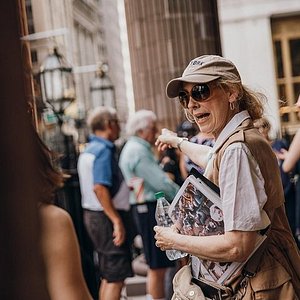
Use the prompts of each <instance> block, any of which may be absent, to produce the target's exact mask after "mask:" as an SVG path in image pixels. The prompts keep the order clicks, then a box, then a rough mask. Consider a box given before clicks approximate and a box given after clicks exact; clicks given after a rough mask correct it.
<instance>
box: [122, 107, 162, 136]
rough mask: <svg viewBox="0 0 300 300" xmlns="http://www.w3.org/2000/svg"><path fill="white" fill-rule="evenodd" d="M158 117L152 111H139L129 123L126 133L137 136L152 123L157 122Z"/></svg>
mask: <svg viewBox="0 0 300 300" xmlns="http://www.w3.org/2000/svg"><path fill="white" fill-rule="evenodd" d="M156 120H157V117H156V115H155V113H154V112H153V111H151V110H145V109H142V110H139V111H137V112H136V113H135V114H133V115H132V116H131V117H130V118H129V119H128V121H127V124H126V133H127V134H128V135H136V134H137V132H138V131H139V130H143V129H145V128H147V127H148V126H149V125H150V124H151V123H152V122H156Z"/></svg>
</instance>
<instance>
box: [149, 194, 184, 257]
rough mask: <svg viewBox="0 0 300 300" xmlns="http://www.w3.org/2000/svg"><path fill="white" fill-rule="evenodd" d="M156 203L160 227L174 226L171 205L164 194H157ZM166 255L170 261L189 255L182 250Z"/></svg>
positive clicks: (170, 251)
mask: <svg viewBox="0 0 300 300" xmlns="http://www.w3.org/2000/svg"><path fill="white" fill-rule="evenodd" d="M155 198H156V200H157V202H156V211H155V219H156V223H157V225H158V226H163V227H169V226H172V225H173V222H172V220H171V218H170V216H169V214H168V211H169V207H170V204H169V202H168V201H167V199H166V198H165V194H164V192H157V193H156V194H155ZM166 255H167V257H168V259H169V260H175V259H179V258H183V257H185V256H187V253H184V252H182V251H180V250H175V249H172V250H166Z"/></svg>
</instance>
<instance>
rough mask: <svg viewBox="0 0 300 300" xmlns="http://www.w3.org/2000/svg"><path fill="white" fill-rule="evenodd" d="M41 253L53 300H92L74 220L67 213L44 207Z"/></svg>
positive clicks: (41, 209)
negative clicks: (82, 265) (82, 264)
mask: <svg viewBox="0 0 300 300" xmlns="http://www.w3.org/2000/svg"><path fill="white" fill-rule="evenodd" d="M39 212H40V220H41V250H42V255H43V258H44V262H45V267H46V273H47V276H46V277H47V285H48V290H49V293H50V297H51V299H52V300H69V299H70V300H77V299H78V300H85V299H87V300H90V299H92V298H91V296H90V294H89V291H88V289H87V286H86V283H85V280H84V277H83V273H82V267H81V260H80V250H79V244H78V240H77V236H76V233H75V229H74V226H73V222H72V219H71V217H70V215H69V214H68V212H66V211H65V210H63V209H61V208H59V207H57V206H54V205H51V204H42V205H41V206H40V208H39Z"/></svg>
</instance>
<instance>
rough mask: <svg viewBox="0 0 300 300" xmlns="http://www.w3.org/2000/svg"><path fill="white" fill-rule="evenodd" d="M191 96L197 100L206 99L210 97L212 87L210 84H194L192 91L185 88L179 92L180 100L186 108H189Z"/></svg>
mask: <svg viewBox="0 0 300 300" xmlns="http://www.w3.org/2000/svg"><path fill="white" fill-rule="evenodd" d="M190 97H192V98H193V99H194V100H195V101H197V102H204V101H206V100H207V99H208V98H209V97H210V88H209V86H208V84H206V83H204V84H196V85H194V86H193V88H192V90H191V92H190V93H188V92H187V91H184V90H183V91H180V92H179V93H178V99H179V102H180V104H181V105H182V106H183V107H184V108H188V105H189V100H190Z"/></svg>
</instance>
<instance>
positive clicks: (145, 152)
mask: <svg viewBox="0 0 300 300" xmlns="http://www.w3.org/2000/svg"><path fill="white" fill-rule="evenodd" d="M126 130H127V133H128V134H129V135H130V136H131V137H130V138H129V140H128V141H127V143H126V144H125V146H124V148H123V150H122V152H121V156H120V161H119V165H120V167H121V169H122V172H123V174H124V177H125V180H126V182H127V184H128V185H129V186H131V188H132V191H131V194H130V204H131V206H132V211H133V214H134V217H135V220H136V222H137V229H138V232H139V234H140V235H141V237H142V240H143V247H144V253H145V257H146V262H147V264H148V265H149V271H148V282H147V292H148V294H150V295H151V296H152V299H164V297H165V295H164V277H165V273H166V268H168V267H172V266H174V262H172V261H169V260H168V258H167V257H166V255H165V252H163V251H161V250H160V249H158V248H157V247H156V246H155V239H154V231H153V227H154V226H155V225H156V221H155V209H156V200H155V196H154V194H155V193H156V192H158V191H163V192H164V193H165V195H166V198H167V199H168V200H169V201H172V200H173V198H174V196H175V195H176V193H177V191H178V189H179V187H178V186H177V185H176V184H175V183H174V182H172V181H171V180H170V179H169V177H168V176H167V175H166V174H165V173H164V172H163V170H162V169H161V168H160V167H159V165H158V162H157V160H156V159H155V157H154V155H153V152H152V146H153V145H154V143H155V140H156V133H157V127H156V116H155V114H154V113H153V112H152V111H149V110H140V111H138V112H136V113H135V114H134V115H133V116H132V117H131V118H130V119H129V120H128V122H127V125H126Z"/></svg>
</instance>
